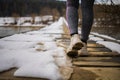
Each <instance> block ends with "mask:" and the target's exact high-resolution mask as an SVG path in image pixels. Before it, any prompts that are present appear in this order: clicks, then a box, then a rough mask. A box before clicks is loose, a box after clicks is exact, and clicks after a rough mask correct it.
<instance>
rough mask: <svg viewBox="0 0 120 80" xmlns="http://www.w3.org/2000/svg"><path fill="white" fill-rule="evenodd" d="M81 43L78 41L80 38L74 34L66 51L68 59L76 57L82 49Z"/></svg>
mask: <svg viewBox="0 0 120 80" xmlns="http://www.w3.org/2000/svg"><path fill="white" fill-rule="evenodd" d="M83 46H84V45H83V43H82V41H81V40H80V36H79V35H78V34H74V35H73V36H72V37H71V42H70V46H69V47H68V49H67V55H68V56H69V57H77V56H78V50H80V49H81V48H82V47H83Z"/></svg>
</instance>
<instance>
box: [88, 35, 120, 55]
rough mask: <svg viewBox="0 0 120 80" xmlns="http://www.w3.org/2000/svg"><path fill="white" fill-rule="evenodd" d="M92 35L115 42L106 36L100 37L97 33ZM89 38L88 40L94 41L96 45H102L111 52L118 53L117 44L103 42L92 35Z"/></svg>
mask: <svg viewBox="0 0 120 80" xmlns="http://www.w3.org/2000/svg"><path fill="white" fill-rule="evenodd" d="M93 34H95V35H98V36H101V37H104V38H107V39H110V40H116V39H114V38H112V37H110V36H107V35H101V34H98V33H93ZM89 38H90V40H93V41H96V43H98V44H102V45H104V46H105V47H106V48H108V49H110V50H112V51H113V52H118V53H120V44H118V43H115V42H111V41H104V39H102V38H99V37H95V36H93V35H90V36H89ZM116 41H118V40H116Z"/></svg>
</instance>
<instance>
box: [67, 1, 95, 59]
mask: <svg viewBox="0 0 120 80" xmlns="http://www.w3.org/2000/svg"><path fill="white" fill-rule="evenodd" d="M93 3H94V0H81V9H82V29H81V30H82V31H81V40H80V36H79V35H78V8H79V0H67V11H66V18H67V22H68V27H69V29H70V34H71V41H70V46H69V47H68V50H67V55H68V56H69V57H77V56H78V55H79V54H88V52H87V44H86V43H87V40H88V36H89V34H90V30H91V27H92V23H93Z"/></svg>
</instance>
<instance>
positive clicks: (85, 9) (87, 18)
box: [81, 0, 94, 42]
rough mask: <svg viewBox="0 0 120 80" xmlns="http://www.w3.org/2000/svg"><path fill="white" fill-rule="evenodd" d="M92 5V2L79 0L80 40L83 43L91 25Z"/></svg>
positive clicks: (91, 0) (90, 0)
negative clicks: (80, 13) (80, 12)
mask: <svg viewBox="0 0 120 80" xmlns="http://www.w3.org/2000/svg"><path fill="white" fill-rule="evenodd" d="M93 4H94V0H81V10H82V31H81V32H82V33H81V39H82V41H84V42H87V40H88V37H89V34H90V30H91V27H92V24H93Z"/></svg>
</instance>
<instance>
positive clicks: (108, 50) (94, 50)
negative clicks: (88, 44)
mask: <svg viewBox="0 0 120 80" xmlns="http://www.w3.org/2000/svg"><path fill="white" fill-rule="evenodd" d="M87 50H88V51H89V52H101V51H102V52H103V51H104V52H112V51H111V50H110V49H108V48H87Z"/></svg>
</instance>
